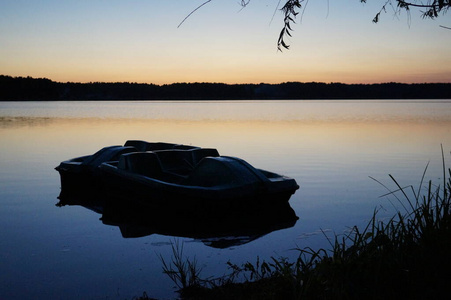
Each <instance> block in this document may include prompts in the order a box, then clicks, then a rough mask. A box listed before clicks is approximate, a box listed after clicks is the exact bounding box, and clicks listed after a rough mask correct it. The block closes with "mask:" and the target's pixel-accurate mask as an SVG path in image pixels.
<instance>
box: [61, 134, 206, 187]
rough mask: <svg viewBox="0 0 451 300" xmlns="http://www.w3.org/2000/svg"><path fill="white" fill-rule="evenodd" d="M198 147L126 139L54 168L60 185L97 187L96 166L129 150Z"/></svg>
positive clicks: (116, 158)
mask: <svg viewBox="0 0 451 300" xmlns="http://www.w3.org/2000/svg"><path fill="white" fill-rule="evenodd" d="M194 148H199V147H196V146H190V145H181V144H173V143H163V142H155V143H152V142H146V141H141V140H128V141H126V142H125V144H124V145H123V146H122V145H116V146H108V147H104V148H102V149H100V150H99V151H97V152H96V153H94V154H91V155H85V156H80V157H76V158H72V159H69V160H66V161H63V162H61V163H60V164H59V165H58V166H57V167H56V168H55V169H56V170H57V171H58V172H59V174H60V177H61V187H62V188H64V189H65V190H68V189H73V190H77V189H81V188H83V189H85V188H86V187H93V188H95V187H97V186H98V185H99V184H100V180H99V172H98V171H99V169H98V167H99V166H100V165H101V164H102V163H104V162H106V161H117V160H119V157H120V156H121V155H122V154H125V153H131V152H145V151H159V150H171V149H178V150H186V149H194Z"/></svg>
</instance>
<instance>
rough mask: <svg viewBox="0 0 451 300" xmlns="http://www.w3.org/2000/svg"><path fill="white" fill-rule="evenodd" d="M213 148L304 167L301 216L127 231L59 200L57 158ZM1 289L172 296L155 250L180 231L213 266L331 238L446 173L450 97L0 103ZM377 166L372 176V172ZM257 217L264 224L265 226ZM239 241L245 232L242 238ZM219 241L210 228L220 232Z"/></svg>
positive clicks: (208, 270)
mask: <svg viewBox="0 0 451 300" xmlns="http://www.w3.org/2000/svg"><path fill="white" fill-rule="evenodd" d="M130 139H139V140H147V141H163V142H174V143H181V144H187V145H196V146H202V147H212V148H216V149H218V151H219V153H220V154H222V155H229V156H237V157H240V158H243V159H245V160H246V161H247V162H249V163H250V164H252V165H253V166H255V167H258V168H262V169H266V170H270V171H274V172H276V173H280V174H284V175H287V176H289V177H293V178H295V179H296V181H297V183H298V184H299V185H300V189H299V190H298V191H297V192H296V193H295V194H294V195H293V196H292V197H291V199H290V202H289V203H290V205H291V207H292V208H293V210H294V211H295V213H296V215H297V216H298V217H299V219H298V221H297V222H296V224H295V225H294V226H292V227H288V228H285V229H279V230H275V231H272V232H268V233H266V234H264V235H262V236H260V237H255V239H253V240H246V239H245V238H243V239H242V240H240V239H239V237H228V238H223V239H226V240H227V239H229V240H230V242H231V243H230V246H227V247H224V248H216V247H214V246H212V240H208V241H207V240H202V239H198V238H190V237H177V236H171V235H169V234H158V233H155V234H150V235H145V236H143V237H137V238H124V237H123V235H122V232H121V230H120V228H119V227H118V226H114V225H105V224H104V223H103V222H102V221H101V220H100V218H101V215H100V214H99V213H97V212H95V211H93V210H90V209H87V208H85V207H83V206H79V205H72V206H63V207H58V206H56V205H55V204H57V203H58V199H57V197H58V196H59V193H60V178H59V174H58V172H56V171H55V170H54V167H56V166H57V165H58V164H59V163H60V162H61V161H63V160H66V159H69V158H73V157H77V156H81V155H86V154H91V153H93V152H95V151H97V150H99V149H100V148H102V147H104V146H109V145H119V144H123V143H124V142H125V141H126V140H130ZM0 141H1V144H0V157H1V160H0V228H1V230H0V270H1V271H2V276H1V277H0V299H26V298H28V299H30V298H32V299H131V298H132V297H134V296H140V295H142V293H143V292H144V291H146V292H147V294H148V295H149V296H151V297H156V298H165V299H170V298H173V297H174V296H175V294H174V284H173V283H172V281H171V280H170V279H169V278H168V277H167V276H166V275H164V274H163V273H162V263H161V260H160V258H159V257H160V255H161V256H163V257H164V258H165V259H167V260H168V259H170V257H171V245H173V244H174V243H180V244H183V247H184V256H186V257H189V258H194V257H196V259H197V260H198V262H199V265H200V266H202V267H203V271H202V275H203V276H204V277H209V276H219V275H222V274H225V273H227V272H228V269H227V265H226V263H227V261H231V262H232V263H236V264H241V263H244V262H247V261H250V262H255V261H256V259H257V256H259V257H260V259H268V258H270V257H271V256H274V257H281V256H283V257H288V258H294V257H296V255H297V252H296V251H295V250H292V249H293V248H296V247H299V248H303V247H312V248H314V249H318V248H320V247H325V248H328V247H329V245H328V241H327V238H326V237H325V235H327V236H329V237H331V236H333V234H343V233H344V232H346V231H347V230H348V229H349V227H352V226H354V225H358V226H364V225H365V224H366V222H367V221H368V219H370V218H371V216H372V214H373V212H374V210H375V209H378V210H379V217H380V218H381V219H383V218H387V217H390V216H392V215H393V214H394V212H395V208H394V207H396V208H397V209H402V208H401V206H400V205H399V203H397V201H396V200H395V199H394V198H393V197H392V196H384V197H380V196H382V195H384V194H386V193H387V190H386V189H385V188H384V187H383V186H382V185H381V184H379V183H378V182H376V181H375V180H373V179H372V178H374V179H376V180H378V181H380V182H381V183H383V184H384V185H386V186H388V187H389V188H390V189H393V190H394V189H396V186H395V185H394V183H393V182H392V181H391V179H390V178H389V176H388V174H392V175H393V176H394V177H395V178H396V179H397V180H398V182H399V183H400V184H401V185H402V186H407V185H410V184H413V185H414V186H415V187H416V186H418V184H419V183H420V180H421V177H422V174H423V171H424V170H425V168H426V166H427V164H428V163H429V166H428V168H427V173H426V179H427V180H429V179H432V180H433V181H434V182H436V183H440V182H442V181H441V180H442V176H443V172H442V154H441V145H443V149H444V152H445V161H446V162H447V164H448V167H449V166H450V163H451V160H450V150H451V100H423V101H419V100H412V101H410V100H403V101H399V100H396V101H395V100H392V101H390V100H380V101H379V100H365V101H361V100H359V101H357V100H353V101H344V100H339V101H338V100H336V101H335V100H334V101H326V100H322V101H321V100H319V101H211V102H209V101H203V102H196V101H174V102H173V101H152V102H146V101H138V102H136V101H133V102H132V101H117V102H108V101H105V102H92V101H86V102H84V101H77V102H0ZM370 177H371V178H370ZM257 223H258V222H256V224H255V226H258V224H257ZM237 241H238V242H237ZM213 242H214V241H213Z"/></svg>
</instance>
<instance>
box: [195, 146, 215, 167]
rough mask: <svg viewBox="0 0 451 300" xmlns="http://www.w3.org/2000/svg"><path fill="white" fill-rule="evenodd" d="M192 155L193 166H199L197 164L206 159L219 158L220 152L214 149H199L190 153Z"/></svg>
mask: <svg viewBox="0 0 451 300" xmlns="http://www.w3.org/2000/svg"><path fill="white" fill-rule="evenodd" d="M190 152H191V154H192V161H193V166H197V164H198V163H199V162H200V161H201V160H202V159H204V158H205V157H209V156H210V157H218V156H219V152H218V150H216V149H213V148H198V149H193V150H191V151H190Z"/></svg>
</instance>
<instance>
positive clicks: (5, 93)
mask: <svg viewBox="0 0 451 300" xmlns="http://www.w3.org/2000/svg"><path fill="white" fill-rule="evenodd" d="M264 99H451V83H422V84H405V83H394V82H390V83H378V84H343V83H321V82H306V83H302V82H285V83H280V84H266V83H260V84H225V83H197V82H196V83H173V84H165V85H156V84H146V83H132V82H89V83H78V82H65V83H63V82H55V81H52V80H50V79H47V78H32V77H12V76H7V75H0V101H58V100H66V101H67V100H264Z"/></svg>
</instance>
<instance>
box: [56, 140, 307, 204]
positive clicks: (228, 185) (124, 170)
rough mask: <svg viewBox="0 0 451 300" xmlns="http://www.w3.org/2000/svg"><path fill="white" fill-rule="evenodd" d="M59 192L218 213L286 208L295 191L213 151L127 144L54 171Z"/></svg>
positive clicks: (291, 184)
mask: <svg viewBox="0 0 451 300" xmlns="http://www.w3.org/2000/svg"><path fill="white" fill-rule="evenodd" d="M56 169H57V170H58V172H59V173H60V175H61V185H62V187H63V188H64V189H66V190H67V189H69V188H72V189H77V188H82V187H86V186H92V185H93V184H94V188H95V187H96V186H98V187H99V188H102V189H104V190H105V192H109V193H113V194H123V195H126V196H130V197H132V198H133V199H137V200H138V201H140V202H142V203H145V204H148V205H149V206H153V207H155V208H157V207H158V208H161V207H167V208H169V209H179V210H186V209H188V208H189V209H193V208H198V209H199V210H201V211H203V212H205V213H208V211H210V212H211V211H214V210H218V209H219V210H220V209H224V208H227V209H231V208H236V209H240V208H242V207H244V206H248V207H255V205H257V206H261V205H267V204H268V205H275V204H278V203H286V202H288V200H289V199H290V197H291V195H293V194H294V193H295V191H296V190H297V189H298V188H299V186H298V184H297V183H296V181H295V180H294V179H293V178H289V177H286V176H283V175H279V174H276V173H273V172H269V171H266V170H262V169H257V168H254V167H253V166H251V165H250V164H249V163H247V162H246V161H244V160H243V159H240V158H237V157H232V156H221V155H219V153H218V151H217V150H216V149H214V148H201V147H196V146H189V145H180V144H170V143H149V142H145V141H136V140H133V141H127V142H126V143H125V144H124V146H110V147H105V148H103V149H101V150H100V151H98V152H96V153H94V154H93V155H90V156H83V157H79V158H74V159H71V160H68V161H64V162H62V163H61V164H60V165H59V166H58V167H57V168H56Z"/></svg>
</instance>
